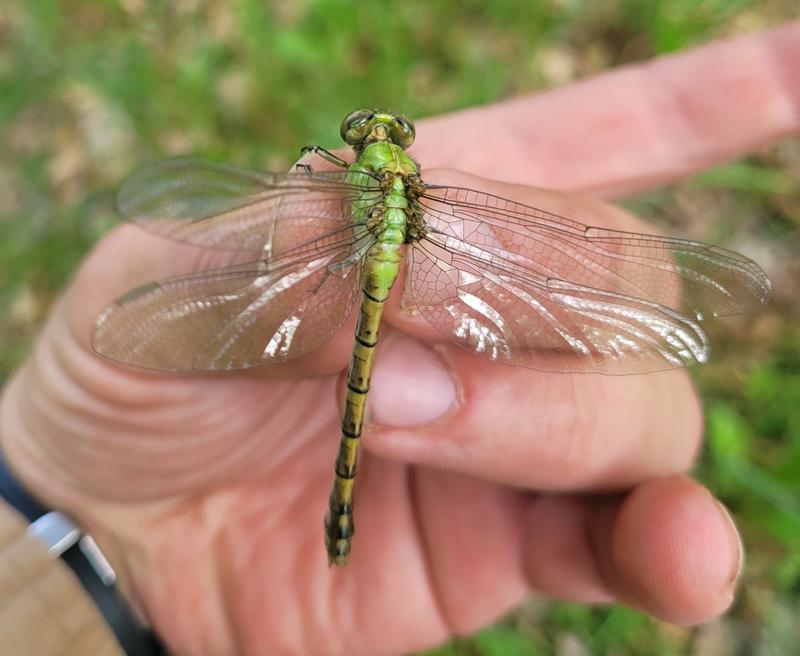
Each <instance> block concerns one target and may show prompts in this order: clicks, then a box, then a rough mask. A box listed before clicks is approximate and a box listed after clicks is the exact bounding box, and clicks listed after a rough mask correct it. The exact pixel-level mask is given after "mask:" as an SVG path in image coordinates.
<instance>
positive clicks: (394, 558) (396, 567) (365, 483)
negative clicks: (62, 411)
mask: <svg viewBox="0 0 800 656" xmlns="http://www.w3.org/2000/svg"><path fill="white" fill-rule="evenodd" d="M120 375H123V376H127V375H131V374H130V373H121V374H120ZM132 375H133V376H134V377H136V376H139V375H140V374H139V373H138V372H135V373H133V374H132ZM336 381H337V378H336V377H335V376H327V377H323V378H317V379H304V380H293V381H273V380H254V379H249V380H247V379H245V380H241V379H236V380H209V379H203V380H191V379H189V380H187V379H185V378H184V379H181V378H173V377H158V384H159V385H161V386H162V387H161V389H160V391H159V396H161V398H162V399H164V402H165V403H168V404H169V406H168V408H169V409H168V411H167V412H166V414H164V413H161V412H159V410H158V405H157V404H156V405H154V406H153V408H152V411H153V415H154V416H155V415H157V416H158V421H157V422H154V423H153V424H152V425H150V424H144V423H142V422H141V420H138V421H136V418H137V417H139V418H141V417H142V416H147V414H148V411H147V409H143V408H142V407H141V406H137V407H136V409H135V411H134V412H132V413H131V414H130V415H128V416H126V415H125V414H124V413H123V414H121V415H119V417H118V419H119V422H120V423H119V429H121V430H118V432H117V433H116V441H115V444H113V445H110V448H109V447H107V448H106V449H105V451H106V453H109V452H110V453H112V454H118V455H119V461H118V462H113V461H112V463H111V465H110V467H108V468H106V469H104V470H103V473H102V477H106V476H109V475H113V476H114V477H115V478H117V480H125V481H126V487H124V488H123V487H120V486H119V485H117V486H115V487H114V494H115V496H116V497H117V499H116V500H117V501H128V499H137V501H136V502H135V503H133V504H130V503H125V504H124V507H125V508H126V509H127V510H126V513H125V521H124V524H125V526H128V527H130V526H134V527H141V526H142V524H143V523H146V524H147V525H148V526H150V527H151V528H152V530H151V531H149V532H148V533H147V536H146V538H145V539H144V540H143V541H142V542H141V543H140V544H138V545H137V546H138V547H139V548H141V549H143V550H144V554H145V558H143V559H138V558H137V559H134V560H132V561H131V570H130V575H131V582H132V583H133V585H134V586H135V589H136V592H137V594H138V595H139V596H140V598H141V599H142V601H143V602H144V603H145V605H146V607H147V609H148V614H149V615H150V617H151V618H153V619H154V620H155V621H156V624H157V628H158V630H159V631H160V632H161V633H162V635H164V636H165V637H167V639H168V640H169V641H170V644H172V645H173V646H174V647H177V648H178V651H179V652H180V653H184V652H186V653H209V651H210V653H217V650H218V651H219V652H220V653H222V652H229V651H234V652H237V653H239V652H240V651H241V652H245V653H251V652H252V653H283V652H284V651H292V649H291V648H290V647H291V646H292V645H294V646H295V647H296V643H294V642H293V641H295V640H297V639H298V638H297V636H298V633H297V631H296V630H295V629H294V623H293V622H292V621H288V619H289V618H290V617H293V618H295V619H297V621H302V625H303V631H302V632H301V633H302V634H303V635H304V636H305V637H304V640H305V641H306V642H305V648H304V649H303V650H302V651H307V652H308V653H323V652H329V651H331V652H333V651H335V652H339V651H340V650H341V651H345V650H346V651H348V653H363V654H379V653H384V652H386V653H399V652H406V651H408V650H410V649H414V648H415V647H416V648H419V647H421V646H423V645H425V644H430V643H431V642H432V641H436V640H439V639H442V638H444V637H445V636H446V635H447V633H448V631H449V627H450V626H451V623H452V622H455V623H456V625H457V628H459V629H469V628H472V627H473V626H476V625H478V624H480V623H484V622H485V621H487V620H488V619H490V618H491V617H493V616H495V615H496V614H497V613H498V612H500V611H502V610H504V609H506V608H507V607H508V606H510V605H511V604H513V603H514V602H516V601H518V597H519V595H521V594H523V590H522V586H521V584H518V583H512V581H515V579H513V577H512V576H510V575H509V574H508V573H507V571H508V570H509V568H507V567H503V565H504V564H506V563H505V562H504V556H505V554H508V555H509V556H510V555H511V551H510V550H511V548H512V545H513V544H514V543H515V540H512V539H509V536H508V535H506V534H507V533H508V531H509V530H511V529H510V527H511V526H516V525H518V522H515V521H509V520H510V519H511V518H510V517H509V513H511V512H513V510H514V503H513V500H514V496H513V495H512V494H511V493H508V494H506V493H504V492H501V491H499V490H495V489H493V488H492V487H491V486H489V485H488V484H486V485H484V484H481V483H478V482H474V481H468V480H465V479H463V478H461V477H456V476H452V475H445V474H440V473H434V472H433V471H425V470H420V469H418V468H415V467H409V466H405V465H403V464H399V463H394V462H389V461H386V460H382V459H379V458H375V457H372V458H370V457H369V456H367V457H365V459H364V465H363V467H362V472H361V473H362V478H361V480H360V483H359V518H358V520H359V521H358V525H359V527H360V529H361V530H360V532H359V541H358V544H357V548H356V549H355V551H354V554H353V558H352V562H351V563H350V565H349V566H348V567H347V568H345V569H343V570H338V569H331V568H329V567H328V564H327V560H326V555H325V551H324V549H323V548H322V545H321V540H320V533H321V525H320V509H321V508H324V506H325V502H326V495H327V492H328V487H329V485H330V478H331V459H332V455H333V451H334V450H335V448H336V441H335V439H331V436H333V435H335V434H336V427H337V423H338V414H339V411H338V408H337V405H336V402H335V398H336ZM132 382H134V381H121V380H120V381H115V382H114V385H115V386H116V385H117V384H119V387H120V389H123V388H128V387H129V386H130V383H132ZM177 390H180V392H179V393H180V395H181V396H182V400H181V401H179V402H176V401H175V398H174V396H173V394H177V393H178V392H177ZM197 408H200V409H201V410H200V411H199V412H190V411H189V410H190V409H197ZM289 433H291V435H292V437H291V439H290V440H286V439H284V438H285V437H286V435H287V434H289ZM120 437H122V438H123V440H124V441H123V443H120V442H119V438H120ZM154 439H158V440H160V443H161V447H162V448H161V450H162V455H161V456H160V457H159V458H157V459H152V456H151V455H149V454H150V451H148V449H149V447H146V446H144V444H143V443H142V441H143V440H146V441H151V440H154ZM151 443H152V442H151ZM137 445H140V446H137ZM137 452H139V454H140V455H141V457H142V458H143V459H147V460H149V461H150V463H151V464H150V466H149V467H148V468H147V477H146V478H142V477H141V476H137V475H132V471H131V462H135V461H136V460H137V457H136V455H137ZM93 483H94V482H93V481H92V479H91V478H89V479H88V480H86V481H85V482H84V484H85V485H86V486H88V487H90V488H91V487H93ZM98 483H99V484H102V481H98ZM145 489H146V490H149V493H150V498H149V499H143V498H142V490H145ZM125 497H128V499H125ZM484 504H489V505H491V506H492V508H491V511H489V509H488V508H487V511H486V512H481V511H480V508H481V507H482V506H484ZM465 510H468V511H469V512H465ZM476 511H477V512H478V513H479V514H480V516H483V517H492V518H493V519H492V522H491V523H490V524H488V525H487V524H486V523H484V524H483V525H482V526H481V527H480V529H481V530H480V531H477V530H476V528H477V527H476V526H475V524H474V520H473V519H469V517H474V515H473V514H472V513H475V512H476ZM131 515H133V516H131ZM459 516H461V517H463V520H462V519H461V518H460V517H459ZM444 518H447V520H446V521H443V520H444ZM94 521H97V520H96V519H91V518H90V519H89V524H90V525H91V524H92V523H93V522H94ZM108 521H111V522H114V520H113V519H109V520H108ZM110 528H111V530H112V531H115V532H121V533H124V532H125V528H124V527H123V526H113V525H112V526H111V527H110ZM136 533H137V535H140V533H139V530H138V529H136ZM101 537H102V532H101ZM131 539H133V536H131ZM453 544H457V545H459V549H458V550H453V548H452V547H453ZM489 545H491V547H490V546H489ZM501 545H505V546H504V547H501ZM445 549H447V550H448V551H449V553H450V556H449V558H448V560H449V561H450V563H451V567H453V568H454V571H451V572H448V573H447V574H446V575H443V576H442V578H441V579H436V580H431V579H429V577H428V569H427V565H428V563H427V560H428V558H429V557H431V556H432V555H433V557H435V554H437V553H444V550H445ZM481 554H483V555H482V556H481ZM482 557H483V558H490V559H491V560H492V567H491V571H492V586H491V589H492V590H493V595H494V596H492V595H488V596H487V595H486V594H482V595H481V596H480V602H481V603H480V604H477V605H476V603H472V604H470V606H469V613H468V614H464V613H462V612H461V611H460V610H459V606H458V599H459V598H460V597H461V595H462V593H463V591H465V590H467V589H469V588H471V587H473V586H474V585H476V583H477V581H476V577H481V571H482V567H481V558H482ZM508 562H511V561H510V558H509V561H508ZM204 572H206V573H208V572H213V573H214V574H213V575H211V574H209V575H208V577H204V576H203V575H202V573H204ZM507 578H508V579H509V583H506V579H507ZM440 583H441V584H442V585H443V586H444V587H443V588H442V587H440ZM398 599H403V600H404V603H403V609H404V610H403V612H401V613H398V607H397V600H398ZM320 600H322V601H320ZM440 604H441V605H440ZM453 604H455V605H453ZM220 605H224V606H226V607H227V612H225V613H223V614H220V611H219V609H220ZM312 608H313V612H311V611H310V609H312ZM464 608H466V606H464ZM451 613H455V614H453V615H451ZM223 618H224V619H223ZM356 623H357V624H358V631H355V630H354V629H355V625H356ZM412 625H413V626H414V630H413V632H409V631H408V627H409V626H412ZM234 636H236V637H234ZM240 643H243V644H244V645H246V646H247V649H242V648H241V647H234V648H231V645H237V644H240ZM332 645H335V646H336V647H335V648H333V649H332ZM212 646H213V647H215V648H216V649H210V647H212Z"/></svg>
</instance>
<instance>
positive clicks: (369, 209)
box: [92, 109, 771, 565]
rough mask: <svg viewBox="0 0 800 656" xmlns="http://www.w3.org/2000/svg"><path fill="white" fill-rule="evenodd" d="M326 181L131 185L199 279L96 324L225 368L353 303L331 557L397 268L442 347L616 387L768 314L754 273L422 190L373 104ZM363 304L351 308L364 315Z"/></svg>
mask: <svg viewBox="0 0 800 656" xmlns="http://www.w3.org/2000/svg"><path fill="white" fill-rule="evenodd" d="M341 135H342V138H343V139H344V141H345V142H346V143H347V144H349V145H350V146H352V147H353V149H354V150H355V153H356V160H355V161H354V162H352V163H348V162H346V161H344V160H342V159H340V158H338V157H336V156H335V155H333V154H332V153H329V152H327V151H325V150H324V149H322V148H319V147H312V148H311V150H312V151H313V152H316V153H318V154H319V155H320V156H322V157H325V159H327V160H328V161H329V162H332V163H334V164H338V165H339V166H340V167H342V170H340V171H324V172H318V171H314V169H313V168H312V167H306V168H305V169H303V171H292V172H290V173H268V174H264V173H254V172H250V171H243V170H241V169H235V168H232V167H229V166H223V165H220V164H213V163H210V162H202V161H199V160H192V159H178V160H168V161H166V162H160V163H157V164H155V165H152V166H150V167H149V168H145V169H142V170H141V171H138V172H137V173H135V174H133V175H132V176H131V177H130V178H129V179H128V180H126V182H125V183H124V184H123V185H122V187H121V188H120V191H119V193H118V196H117V203H118V206H119V208H120V211H121V212H122V213H123V214H124V215H125V216H126V217H127V218H128V219H129V220H131V221H133V222H134V223H137V224H138V225H140V226H142V227H144V228H147V229H148V230H150V231H151V232H154V233H156V234H159V235H162V236H166V237H170V238H172V239H175V240H178V241H181V242H186V243H188V244H193V245H195V246H201V247H204V248H205V249H207V252H208V253H211V254H213V255H214V257H213V262H214V263H215V264H216V266H217V268H216V269H214V270H203V271H194V270H193V269H192V272H190V273H188V274H187V275H183V276H180V277H176V278H171V279H168V280H164V281H161V282H159V283H152V284H149V285H145V286H143V287H141V288H139V289H137V290H134V291H133V292H130V293H128V294H126V295H124V296H123V297H122V298H120V299H119V300H118V301H117V302H116V303H114V304H112V305H111V306H109V307H108V308H107V309H106V310H105V311H104V312H103V314H102V315H101V316H100V317H99V318H98V320H97V323H96V326H95V331H94V335H93V338H92V344H93V346H94V348H95V350H96V351H97V352H98V353H99V354H100V355H103V356H105V357H107V358H109V359H112V360H115V361H117V362H120V363H124V364H129V365H135V366H139V367H148V368H152V369H161V370H166V371H187V370H203V371H212V370H217V371H219V370H235V369H244V368H247V367H256V366H260V365H269V364H275V363H278V362H285V361H288V360H292V359H295V358H299V357H302V356H305V355H307V354H309V353H311V352H313V351H314V350H315V349H316V348H317V347H319V346H320V345H321V344H323V343H324V342H325V341H326V340H328V339H329V338H330V337H331V336H333V335H334V334H335V333H336V331H337V330H338V329H339V328H340V327H341V326H342V325H343V324H344V323H345V321H346V320H347V318H348V317H349V316H350V315H351V311H352V310H353V309H354V308H355V307H356V306H358V305H360V313H359V320H358V327H357V329H356V335H355V344H354V348H353V354H352V357H351V361H350V366H349V369H348V375H347V397H346V399H345V412H344V414H343V417H342V434H341V446H340V451H339V456H338V458H337V460H336V466H335V472H336V479H335V480H336V482H335V486H334V491H333V493H332V494H331V500H330V504H329V511H328V515H327V519H326V525H325V537H326V543H327V545H328V555H329V559H330V562H332V563H335V564H337V565H342V564H344V563H345V562H346V560H347V557H348V553H349V551H350V542H351V539H352V537H353V533H354V530H355V529H354V524H353V504H352V500H353V490H354V480H355V472H356V455H357V451H358V444H359V439H360V436H361V428H362V421H363V416H364V409H365V405H366V398H367V393H368V391H369V378H370V373H371V370H372V362H373V356H374V354H375V347H376V346H377V340H378V329H379V326H380V321H381V312H382V308H383V304H384V302H385V300H386V298H387V297H388V295H389V289H390V288H391V286H392V285H393V284H394V281H395V279H396V277H397V274H398V271H399V267H400V262H401V261H402V260H403V258H405V261H406V263H407V277H406V282H405V288H404V290H403V294H404V304H405V306H406V307H409V308H414V310H415V311H416V312H418V313H419V315H420V316H422V317H424V318H425V319H427V321H428V322H429V323H430V324H431V326H432V327H433V328H435V329H436V330H437V331H438V332H439V334H440V335H441V337H442V339H444V340H448V341H450V342H451V343H455V344H458V345H460V346H462V347H463V348H465V349H467V350H469V351H471V352H473V353H475V354H476V355H478V356H480V357H483V358H487V359H489V360H492V361H494V362H498V363H503V364H509V365H517V366H524V367H530V368H532V369H538V370H543V371H553V372H597V373H606V374H631V373H644V372H648V371H659V370H663V369H671V368H674V367H682V366H687V365H692V364H697V363H702V362H705V361H706V359H707V357H708V350H709V344H708V338H707V336H706V333H705V331H704V330H703V326H702V324H703V323H705V322H706V321H710V320H713V319H714V318H715V317H718V316H723V315H726V314H736V313H739V312H742V311H745V310H748V309H751V308H754V307H757V306H758V305H760V304H761V303H764V302H766V301H767V299H768V298H769V296H770V292H771V285H770V281H769V278H768V277H767V276H766V274H765V273H764V272H763V271H762V270H761V269H760V268H759V266H758V265H757V264H756V263H755V262H752V261H751V260H749V259H748V258H746V257H744V256H743V255H740V254H738V253H735V252H733V251H729V250H726V249H724V248H719V247H717V246H713V245H711V244H704V243H701V242H695V241H689V240H686V239H675V238H671V237H660V236H655V235H646V234H634V233H630V232H623V231H618V230H611V229H608V228H604V227H592V226H587V225H583V224H581V223H578V222H576V221H573V220H571V219H569V218H567V217H564V216H560V215H558V214H554V213H551V212H548V211H547V210H544V209H541V208H536V207H532V206H529V205H524V204H522V203H518V202H516V201H514V200H510V199H507V198H501V197H499V196H495V195H492V194H488V193H485V192H482V191H479V190H476V189H468V188H463V187H455V186H447V185H432V184H426V183H424V182H423V181H422V179H421V178H420V176H419V170H418V167H417V165H416V163H415V162H414V161H413V160H412V159H411V158H410V157H409V156H408V154H407V153H406V152H405V149H406V148H407V147H408V146H410V145H411V143H412V142H413V140H414V126H413V124H412V123H411V122H410V121H409V120H408V119H407V118H405V117H404V116H401V115H399V114H394V113H391V112H382V111H378V110H372V109H359V110H357V111H355V112H352V113H351V114H349V115H348V116H347V117H345V119H344V121H343V122H342V125H341ZM359 299H360V303H359Z"/></svg>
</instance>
